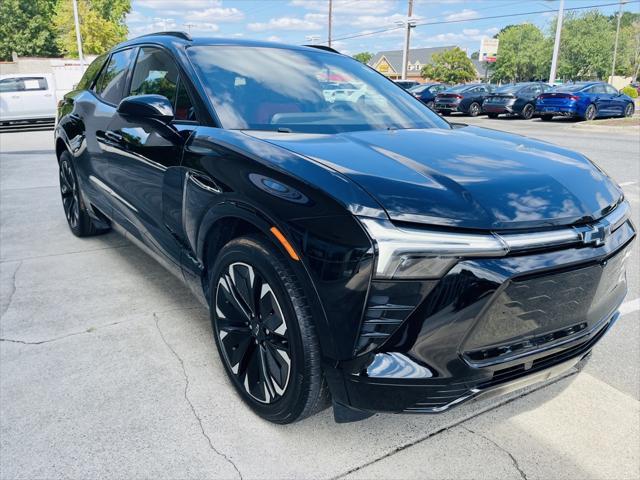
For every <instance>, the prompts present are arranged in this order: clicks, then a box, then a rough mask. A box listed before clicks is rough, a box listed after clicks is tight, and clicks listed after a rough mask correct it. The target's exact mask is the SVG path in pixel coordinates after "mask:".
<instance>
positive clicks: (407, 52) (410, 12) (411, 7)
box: [402, 0, 415, 80]
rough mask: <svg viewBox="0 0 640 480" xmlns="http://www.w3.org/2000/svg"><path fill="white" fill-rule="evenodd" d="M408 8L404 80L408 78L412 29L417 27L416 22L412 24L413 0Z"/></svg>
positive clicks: (403, 66)
mask: <svg viewBox="0 0 640 480" xmlns="http://www.w3.org/2000/svg"><path fill="white" fill-rule="evenodd" d="M408 3H409V5H408V9H407V22H406V27H407V31H406V32H405V36H404V51H403V52H402V80H406V79H407V62H408V61H409V43H410V41H411V38H410V37H411V29H412V28H413V27H415V23H413V24H412V21H411V15H413V0H408Z"/></svg>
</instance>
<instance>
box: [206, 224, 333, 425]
mask: <svg viewBox="0 0 640 480" xmlns="http://www.w3.org/2000/svg"><path fill="white" fill-rule="evenodd" d="M211 272H212V274H211V277H210V279H211V283H210V285H209V286H210V288H209V292H210V298H209V304H210V305H211V308H210V310H211V322H212V324H213V331H214V337H215V341H216V345H217V347H218V352H219V354H220V357H221V359H222V363H223V364H224V367H225V371H226V372H227V375H228V376H229V379H230V380H231V383H232V384H233V385H234V387H235V389H236V391H237V392H238V393H239V394H240V397H241V398H242V400H243V401H244V402H245V403H246V404H247V405H248V406H249V407H250V408H251V409H252V410H253V411H254V412H255V413H257V414H258V415H259V416H261V417H262V418H264V419H266V420H269V421H270V422H274V423H280V424H285V423H292V422H296V421H298V420H302V419H303V418H305V417H308V416H310V415H313V414H314V413H316V412H318V411H320V410H322V409H323V408H325V407H326V406H327V405H328V398H329V394H328V390H327V386H326V382H325V380H324V376H323V373H322V369H321V366H320V347H319V343H318V339H317V336H316V333H315V328H314V324H313V319H312V314H311V309H310V307H309V302H308V300H307V298H306V295H305V293H304V288H303V287H302V285H301V283H300V282H299V280H298V279H297V278H296V277H295V274H294V273H293V270H292V269H291V268H290V267H289V265H287V263H286V259H285V257H284V256H283V255H282V254H281V253H280V252H279V251H278V250H277V249H276V248H275V246H274V245H273V244H271V243H270V242H269V241H268V240H266V239H265V238H263V237H261V236H247V237H241V238H238V239H235V240H232V241H231V242H229V243H228V244H227V245H225V246H224V247H223V248H222V250H221V251H220V253H219V255H218V257H217V259H216V260H215V263H214V265H213V268H212V270H211Z"/></svg>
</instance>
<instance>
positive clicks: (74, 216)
mask: <svg viewBox="0 0 640 480" xmlns="http://www.w3.org/2000/svg"><path fill="white" fill-rule="evenodd" d="M59 179H60V196H61V197H62V208H63V209H64V214H65V216H66V217H67V224H68V225H69V229H70V230H71V232H72V233H73V234H74V235H75V236H76V237H90V236H92V235H99V234H101V233H104V232H106V231H107V230H108V228H107V229H105V228H100V227H99V226H98V225H97V224H96V223H95V222H94V220H93V219H92V218H91V216H90V215H89V212H88V211H87V207H86V206H85V204H84V202H83V200H82V194H81V192H80V185H79V184H78V176H77V175H76V170H75V167H74V164H73V158H72V157H71V154H70V153H69V152H66V151H65V152H62V155H60V162H59Z"/></svg>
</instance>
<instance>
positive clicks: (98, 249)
mask: <svg viewBox="0 0 640 480" xmlns="http://www.w3.org/2000/svg"><path fill="white" fill-rule="evenodd" d="M126 247H134V248H135V245H133V244H132V243H129V242H127V243H123V244H117V245H112V246H109V247H100V248H89V249H87V250H75V251H73V252H60V253H50V254H48V255H35V256H33V257H23V258H9V259H6V260H2V261H0V263H12V262H20V263H22V262H23V261H25V260H37V259H40V258H50V257H61V256H63V255H77V254H79V253H90V252H100V251H102V250H114V249H117V248H126Z"/></svg>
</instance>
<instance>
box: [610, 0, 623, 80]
mask: <svg viewBox="0 0 640 480" xmlns="http://www.w3.org/2000/svg"><path fill="white" fill-rule="evenodd" d="M621 18H622V0H620V7H619V8H618V26H617V27H616V43H615V44H614V47H613V64H612V65H611V80H613V76H614V75H615V74H616V57H617V56H618V37H619V36H620V19H621Z"/></svg>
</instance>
